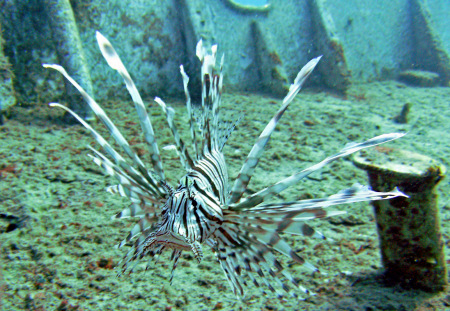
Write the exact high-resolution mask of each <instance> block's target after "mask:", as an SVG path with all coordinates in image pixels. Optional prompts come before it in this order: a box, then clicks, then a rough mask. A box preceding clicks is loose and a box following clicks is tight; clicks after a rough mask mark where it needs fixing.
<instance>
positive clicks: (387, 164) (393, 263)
mask: <svg viewBox="0 0 450 311" xmlns="http://www.w3.org/2000/svg"><path fill="white" fill-rule="evenodd" d="M353 163H354V164H355V165H356V166H357V167H359V168H361V169H364V170H365V171H367V173H368V176H369V183H370V185H371V187H372V189H373V190H376V191H390V190H392V189H393V188H394V187H398V188H399V190H400V191H402V192H403V193H405V194H406V195H408V196H409V198H405V197H398V198H394V199H391V200H381V201H374V202H373V206H374V210H375V217H376V222H377V230H378V235H379V239H380V248H381V257H382V261H383V266H384V268H385V277H386V280H387V281H388V282H389V283H391V284H400V285H402V286H404V287H408V288H417V289H423V290H426V291H432V292H435V291H440V290H443V289H444V288H445V286H446V285H447V270H446V263H445V256H444V243H443V241H442V237H441V233H440V221H439V211H438V206H437V194H436V185H437V183H438V182H439V181H440V180H442V179H443V177H444V175H445V167H444V166H443V165H442V164H440V163H438V162H436V161H434V160H433V159H431V158H429V157H427V156H423V155H420V154H417V153H413V152H409V151H404V150H395V149H390V148H385V147H378V148H372V149H371V150H368V151H361V152H359V153H357V154H356V155H355V156H354V157H353Z"/></svg>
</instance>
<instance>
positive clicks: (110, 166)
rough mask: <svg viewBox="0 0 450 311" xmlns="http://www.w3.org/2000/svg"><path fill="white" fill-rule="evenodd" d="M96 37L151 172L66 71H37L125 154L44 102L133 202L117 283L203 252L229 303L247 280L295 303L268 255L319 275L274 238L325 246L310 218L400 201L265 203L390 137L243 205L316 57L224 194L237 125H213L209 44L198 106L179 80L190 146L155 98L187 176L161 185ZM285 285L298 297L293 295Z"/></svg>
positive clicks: (112, 60) (360, 196)
mask: <svg viewBox="0 0 450 311" xmlns="http://www.w3.org/2000/svg"><path fill="white" fill-rule="evenodd" d="M96 36H97V42H98V45H99V47H100V50H101V52H102V54H103V56H104V58H105V59H106V61H107V62H108V64H109V66H110V67H111V68H113V69H115V70H117V71H118V73H119V74H120V75H121V76H122V78H123V79H124V81H125V85H126V87H127V89H128V91H129V93H130V95H131V98H132V100H133V102H134V105H135V108H136V112H137V115H138V117H139V121H140V125H141V128H142V132H143V136H144V138H145V141H146V142H147V144H148V151H149V158H150V163H151V169H148V168H147V166H146V165H145V164H144V162H143V161H142V160H141V158H140V157H139V156H138V154H137V153H135V152H134V151H133V150H132V149H131V147H130V145H129V144H128V142H127V140H126V139H125V137H124V136H123V135H122V134H121V133H120V131H119V130H118V129H117V127H116V126H115V125H114V123H113V122H112V121H111V120H110V119H109V118H108V117H107V115H106V114H105V112H104V111H103V109H102V108H101V107H100V105H98V104H97V102H95V100H94V99H93V98H92V97H91V96H90V95H89V94H87V93H86V92H85V90H84V89H83V88H82V87H81V86H80V85H79V84H78V83H77V82H76V81H75V80H73V79H72V78H71V77H70V76H69V74H68V73H67V72H66V71H65V70H64V68H63V67H61V66H59V65H44V67H46V68H52V69H55V70H57V71H59V72H60V73H61V74H62V75H63V76H64V77H65V78H67V79H68V80H69V82H70V83H71V84H73V85H74V86H75V87H76V88H77V89H78V90H79V92H80V93H81V95H82V96H83V97H84V99H85V100H86V102H87V104H88V105H89V107H90V108H91V109H92V111H93V112H94V113H95V114H96V116H97V117H98V118H99V119H100V120H101V121H102V122H103V123H104V124H105V125H106V127H107V129H108V131H109V132H110V134H111V136H112V137H113V138H114V140H115V141H116V143H117V145H119V146H120V147H121V149H122V151H123V154H124V156H123V155H122V154H121V153H119V152H118V151H116V150H115V149H114V148H113V147H112V145H111V144H110V143H109V142H108V141H107V140H106V139H105V138H103V137H102V136H101V135H100V134H99V133H98V132H97V131H96V130H95V129H93V128H92V127H91V126H90V125H89V124H88V123H87V122H86V121H85V120H83V119H82V118H81V117H80V116H78V115H77V114H76V113H74V112H73V111H72V110H70V109H69V108H67V107H64V106H62V105H60V104H56V103H51V104H50V106H57V107H60V108H62V109H64V110H65V111H67V112H69V113H70V114H72V115H73V116H74V117H75V118H76V119H77V120H78V121H79V122H80V123H81V124H82V125H83V126H84V127H85V128H86V129H88V130H89V132H90V133H91V134H92V135H93V137H94V138H95V140H96V141H97V142H98V143H99V144H100V146H101V147H102V148H103V150H104V152H105V154H103V153H101V152H100V151H97V150H95V149H93V148H91V147H89V148H90V149H91V150H92V152H93V155H90V156H91V157H92V159H93V160H94V162H95V163H96V164H98V165H99V166H100V167H102V168H103V169H104V170H105V171H106V172H107V173H108V174H109V175H111V176H113V177H114V178H115V179H116V180H117V181H118V184H117V185H115V186H111V187H109V188H108V191H109V192H111V193H113V194H118V195H120V196H126V197H128V198H129V199H130V200H131V202H132V204H131V206H129V207H126V208H125V209H123V211H122V212H120V213H118V214H117V215H115V216H114V217H113V218H126V217H137V218H138V221H137V224H136V225H135V226H134V228H133V229H132V230H131V231H130V233H129V235H128V236H127V237H126V238H125V239H124V240H123V241H122V242H121V243H119V245H118V247H122V246H123V245H125V244H130V245H131V249H130V250H129V251H128V252H127V254H126V255H125V256H124V258H123V261H122V263H121V264H120V265H119V269H120V272H119V275H120V274H121V273H123V272H125V271H126V270H129V271H130V272H131V271H132V270H133V267H134V266H135V265H136V264H137V263H138V262H139V259H141V258H143V257H145V256H150V257H151V256H156V255H159V254H160V253H161V252H162V251H163V250H164V249H166V248H168V249H171V250H172V256H171V260H172V261H173V267H172V277H171V280H172V278H173V272H174V270H175V268H176V267H177V262H178V259H179V257H180V256H181V253H182V252H183V251H193V252H194V255H195V257H196V258H197V260H198V261H200V260H201V258H202V245H207V246H208V247H210V248H211V249H212V250H213V252H214V253H215V254H216V256H217V260H218V261H219V263H220V265H221V267H222V269H223V271H224V274H225V277H226V278H227V280H228V282H229V284H230V287H231V289H232V291H233V292H234V294H235V295H236V296H238V297H242V296H243V295H244V292H245V291H244V288H245V286H247V284H248V283H247V280H251V281H252V282H251V283H253V284H254V285H255V286H256V287H258V288H260V289H261V290H262V292H263V293H264V294H265V291H264V290H263V289H262V288H263V287H265V288H267V289H269V290H270V291H271V292H273V293H275V294H276V295H277V296H279V297H281V296H283V295H286V294H290V295H292V296H294V297H297V291H298V289H300V290H301V291H303V292H308V291H307V290H306V289H305V288H304V287H302V286H301V285H299V284H298V283H297V281H296V280H295V279H294V278H293V277H292V276H291V274H290V273H288V272H287V271H286V269H285V268H284V267H283V266H282V265H281V263H280V262H279V261H278V259H277V257H276V256H275V255H274V253H277V252H278V253H281V254H283V255H286V256H288V258H290V259H292V260H293V261H294V262H296V263H297V264H299V265H304V266H306V267H308V268H310V269H311V270H313V271H317V269H316V268H315V267H314V266H313V265H311V264H309V263H308V262H307V261H306V260H304V259H303V258H302V257H300V256H299V255H298V254H297V253H296V252H295V251H294V250H293V249H292V248H291V246H290V245H289V244H288V243H287V242H286V241H285V240H284V239H283V238H282V237H281V236H280V233H285V234H291V235H303V236H309V237H316V238H321V239H324V238H325V237H324V236H323V235H322V234H321V233H320V232H317V231H315V230H314V229H313V228H312V227H310V226H309V225H308V224H307V223H306V222H307V221H308V220H311V219H314V218H324V217H330V216H334V215H339V214H342V213H345V212H342V211H330V210H328V208H329V207H331V206H334V205H338V204H347V203H352V202H361V201H371V200H384V199H391V198H394V197H398V196H405V195H404V194H403V193H401V192H400V191H398V190H397V189H394V190H393V191H391V192H376V191H372V190H371V189H369V188H368V187H365V186H361V185H358V184H355V185H353V186H351V187H350V188H348V189H345V190H341V191H339V192H337V193H336V194H334V195H332V196H330V197H327V198H320V199H310V200H300V201H291V202H281V203H267V202H266V201H268V200H269V199H270V198H271V197H273V196H275V195H277V194H279V193H280V192H281V191H283V190H285V189H286V188H288V187H291V186H293V185H294V184H296V183H298V182H299V181H300V180H301V179H303V178H305V177H306V176H308V175H309V174H311V173H313V172H315V171H317V170H319V169H321V168H322V167H324V166H325V165H327V164H329V163H330V162H333V161H335V160H338V159H340V158H342V157H345V156H348V155H350V154H352V153H354V152H356V151H359V150H361V149H364V148H368V147H373V146H376V145H379V144H382V143H386V142H389V141H392V140H395V139H397V138H400V137H402V136H403V135H404V134H402V133H391V134H384V135H380V136H377V137H374V138H371V139H369V140H366V141H364V142H360V143H352V144H349V145H347V146H345V147H344V148H343V149H342V150H340V151H339V152H338V153H336V154H334V155H331V156H329V157H327V158H325V159H324V160H322V161H321V162H319V163H317V164H315V165H313V166H311V167H307V168H305V169H303V170H301V171H298V172H295V173H294V174H292V175H291V176H289V177H287V178H284V179H282V180H280V181H278V182H276V183H274V184H272V185H269V186H267V187H266V188H263V189H261V190H259V191H257V192H256V193H253V194H251V195H249V196H247V197H244V193H245V191H246V189H247V185H248V184H249V182H250V180H251V178H252V176H253V174H254V171H255V168H256V166H257V165H258V162H259V160H260V158H261V156H262V154H263V151H264V149H265V147H266V145H267V143H268V141H269V140H270V137H271V135H272V133H273V131H274V129H275V127H276V125H277V123H278V121H279V120H280V118H281V117H282V116H283V114H284V112H285V111H286V109H287V108H288V106H289V105H290V104H291V102H292V100H293V99H294V97H295V96H296V95H297V94H298V92H299V91H300V90H301V88H302V86H303V84H304V82H305V81H306V79H307V78H308V76H309V75H310V74H311V72H312V71H313V70H314V68H315V67H316V65H317V63H318V62H319V60H320V57H317V58H314V59H312V60H311V61H309V62H308V63H307V64H306V65H305V66H304V67H303V68H302V69H301V70H300V72H299V73H298V75H297V77H296V79H295V81H294V83H293V84H292V85H291V86H290V88H289V92H288V94H287V95H286V97H285V98H284V100H283V102H282V104H281V106H280V108H279V110H278V111H277V112H276V113H275V115H274V116H273V117H272V119H271V120H270V121H269V122H268V124H267V126H266V127H265V128H264V130H263V132H262V133H261V135H260V136H259V138H258V139H257V140H256V142H255V144H254V145H253V147H252V149H251V151H250V153H249V154H248V156H247V159H246V160H245V162H244V163H243V165H242V167H241V170H240V172H239V175H238V177H237V178H236V180H235V181H234V183H233V186H232V187H230V185H229V180H228V172H227V167H226V164H225V157H224V155H223V152H222V150H223V147H224V145H225V144H226V142H227V139H228V137H229V136H230V135H231V133H232V132H233V130H234V128H235V125H236V122H237V120H236V121H235V122H234V123H227V122H224V121H222V120H221V119H220V109H219V107H220V103H221V95H222V83H223V74H222V66H223V57H222V60H221V62H220V65H219V66H218V67H217V66H216V52H217V46H216V45H214V46H212V47H211V50H210V51H208V49H206V48H205V47H204V46H203V44H202V41H200V42H199V43H198V44H197V49H196V54H197V56H198V57H199V59H200V61H201V63H202V67H201V78H202V103H201V106H200V107H198V106H194V105H192V104H191V99H190V95H189V91H188V81H189V78H188V76H187V75H186V73H185V72H184V69H183V66H180V72H181V75H182V79H183V85H184V91H185V94H186V108H187V113H188V117H189V130H190V134H191V147H192V148H189V147H188V146H187V145H186V144H185V142H184V141H183V140H182V139H181V137H180V135H179V133H178V131H177V128H176V126H175V123H174V119H173V118H174V110H173V109H172V108H171V107H169V106H167V105H166V104H165V103H164V101H163V100H161V99H160V98H155V101H156V102H157V103H158V104H159V106H160V107H161V109H162V111H163V113H164V114H165V116H166V119H167V123H168V126H169V128H170V130H171V131H172V134H173V138H174V141H175V146H176V150H177V153H178V155H179V158H180V161H181V165H182V166H183V167H184V168H185V170H186V175H185V176H184V177H183V178H182V179H181V181H182V182H180V184H179V185H178V188H173V187H172V186H170V185H169V184H168V182H167V181H166V178H165V174H164V168H163V163H162V161H161V157H160V153H159V149H158V144H157V142H156V139H155V134H154V131H153V127H152V123H151V121H150V117H149V115H148V113H147V109H146V107H145V105H144V102H143V100H142V98H141V96H140V95H139V92H138V90H137V88H136V86H135V84H134V82H133V80H132V79H131V77H130V75H129V73H128V71H127V69H126V68H125V66H124V65H123V63H122V61H121V60H120V57H119V56H118V54H117V53H116V51H115V50H114V48H113V47H112V45H111V43H110V42H109V41H108V40H107V39H106V38H105V37H104V36H103V35H101V34H100V33H99V32H97V33H96ZM188 149H190V151H189V150H188ZM126 158H128V159H126ZM174 189H177V190H174ZM157 202H166V204H165V205H164V206H160V205H159V204H157ZM162 223H164V225H162ZM132 263H134V265H132ZM260 282H262V283H260ZM288 284H290V285H291V286H289V285H288ZM292 287H294V288H295V290H292Z"/></svg>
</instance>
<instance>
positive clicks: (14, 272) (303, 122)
mask: <svg viewBox="0 0 450 311" xmlns="http://www.w3.org/2000/svg"><path fill="white" fill-rule="evenodd" d="M449 97H450V88H410V87H405V86H404V85H403V84H399V83H396V82H383V83H372V84H365V85H359V86H354V87H352V88H351V89H350V91H349V93H348V96H347V98H346V99H344V98H340V97H336V96H333V95H332V94H327V93H325V92H319V93H302V94H300V95H299V96H297V98H296V99H295V101H294V103H292V104H291V106H290V108H289V110H288V111H287V113H286V114H285V115H284V117H283V119H282V120H281V122H280V124H279V126H278V127H277V130H276V131H275V132H274V134H273V136H272V139H271V141H270V143H269V146H268V148H267V150H266V151H265V153H264V156H263V159H262V161H261V162H260V165H259V167H258V169H257V171H256V174H255V176H254V178H253V179H252V181H251V183H250V189H251V190H258V189H260V188H262V187H263V186H265V185H269V184H270V183H272V182H275V181H277V180H279V179H281V178H282V177H285V176H288V175H290V174H292V173H293V172H295V171H298V170H301V169H303V168H305V167H307V166H309V165H311V164H314V163H316V162H318V161H320V160H322V159H323V158H325V157H326V156H327V155H331V154H333V153H335V152H336V151H338V150H339V149H340V148H342V147H343V146H344V145H345V144H347V143H348V142H351V141H362V140H364V139H367V138H370V137H373V136H376V135H379V134H382V133H389V132H408V135H406V136H405V137H403V138H402V139H399V140H397V141H394V142H391V143H389V144H386V145H383V147H388V148H391V147H392V148H402V149H407V150H412V151H415V152H419V153H422V154H425V155H428V156H431V157H433V158H435V159H437V160H439V161H442V162H443V163H444V165H446V166H447V167H450V166H449V159H448V155H449V154H450V146H449V141H450V121H449V120H450V109H449V106H448V98H449ZM147 102H151V101H147ZM166 102H167V103H170V104H171V105H173V106H174V107H175V108H176V111H177V117H178V118H176V119H177V123H178V124H179V127H185V125H186V124H187V123H186V121H187V118H186V113H185V109H184V108H183V103H182V102H181V101H179V100H178V101H170V100H166ZM405 103H410V104H411V110H410V115H409V116H408V123H407V124H397V123H395V122H393V120H392V118H393V117H394V116H396V115H397V114H398V113H399V112H400V111H401V109H402V107H403V105H404V104H405ZM151 105H152V107H151V109H150V111H151V116H152V121H153V124H154V129H155V133H156V135H157V139H158V141H159V143H160V147H162V146H165V145H168V144H172V143H173V141H172V138H171V137H172V136H171V134H170V131H169V129H168V127H167V125H166V123H165V120H164V118H163V116H162V113H161V110H160V108H159V107H157V106H156V105H155V104H154V103H152V104H151ZM279 105H280V100H276V99H273V98H268V97H264V96H257V95H245V94H226V95H225V96H224V100H223V107H222V111H223V113H224V115H225V119H226V120H231V119H232V118H236V117H238V116H240V115H241V114H244V118H243V119H242V120H241V122H240V123H239V125H238V127H237V129H236V131H235V132H233V134H232V135H231V137H230V139H229V141H228V144H227V147H225V149H224V152H225V156H226V159H227V164H228V166H229V171H230V178H231V179H233V178H234V177H235V176H236V175H237V172H238V170H239V168H240V165H241V164H242V163H243V161H244V159H245V157H246V155H247V153H248V151H249V150H250V148H251V146H252V144H253V142H254V141H255V140H256V138H257V136H258V135H259V134H260V132H261V130H262V129H263V128H264V126H265V125H266V123H267V122H268V120H269V119H270V117H271V116H272V115H273V114H274V113H275V111H276V110H277V108H278V107H279ZM103 106H104V108H105V110H106V111H107V113H108V114H109V116H110V117H111V119H112V120H113V121H114V122H115V123H116V125H118V127H119V128H121V129H124V130H123V133H124V134H125V136H126V137H127V138H128V139H129V141H130V144H131V145H133V147H134V148H135V149H136V150H137V152H138V153H139V154H140V155H142V158H143V159H146V157H145V154H146V152H147V151H146V146H145V145H144V144H143V143H142V135H141V134H140V133H141V132H140V126H139V123H138V120H137V117H136V115H135V113H134V111H133V104H132V103H131V102H107V103H104V104H103ZM61 114H62V111H61V110H58V109H50V108H49V107H48V106H47V105H46V103H39V104H36V105H35V106H33V107H28V108H25V107H21V106H20V105H19V106H17V107H15V108H13V111H12V117H11V118H10V119H9V120H8V121H7V122H6V123H5V124H4V125H3V126H1V127H0V142H1V143H0V210H1V212H0V213H1V218H0V231H1V234H0V243H1V244H0V248H1V251H0V263H1V269H2V270H1V273H2V277H1V278H0V280H2V285H1V290H0V298H1V307H2V308H3V309H4V310H20V309H23V310H149V309H152V310H221V309H222V310H294V309H298V310H300V309H301V310H419V309H420V310H443V309H445V308H446V307H449V306H450V292H444V293H440V294H436V295H432V294H429V293H425V292H422V291H408V290H404V289H401V288H398V287H388V286H385V285H384V284H383V283H382V282H381V279H380V277H379V272H380V271H381V270H380V269H381V263H380V255H379V249H378V241H377V235H376V229H375V223H374V217H373V213H372V209H371V206H370V205H369V204H368V203H360V204H353V205H345V206H339V207H337V208H336V209H340V210H346V211H348V214H346V215H344V216H340V217H335V218H329V219H325V220H315V221H312V222H311V223H312V225H313V226H314V227H315V228H317V229H318V230H319V231H321V232H322V233H324V234H325V235H326V236H327V237H330V238H332V239H333V241H318V240H314V239H305V238H302V237H300V238H294V237H290V236H285V238H286V239H287V240H288V242H289V243H290V244H292V245H294V249H295V250H296V251H298V252H299V254H300V255H301V256H303V257H304V258H305V259H307V260H308V261H309V262H310V263H312V264H313V265H315V266H317V267H318V268H319V269H320V271H321V273H315V274H311V272H309V271H307V270H305V269H303V268H301V267H298V266H296V265H294V264H291V263H290V262H289V261H287V260H286V259H285V258H282V257H281V256H280V258H281V259H282V262H283V263H285V264H286V265H287V267H288V268H287V269H288V271H289V272H290V273H292V274H293V275H294V276H295V277H296V278H297V279H298V280H299V282H300V283H301V284H302V285H303V286H304V287H306V288H308V289H309V290H311V291H312V292H314V293H315V295H312V296H304V298H306V300H304V301H299V300H297V299H294V298H289V297H287V298H284V299H281V300H279V299H276V298H273V297H272V296H270V295H269V296H268V297H264V296H262V295H261V294H260V291H259V290H258V289H257V288H255V287H254V286H250V287H248V289H247V296H246V299H245V300H244V301H243V302H239V301H237V300H236V298H235V297H234V296H233V294H232V292H231V290H230V289H229V287H228V283H227V281H226V279H225V277H224V275H223V273H222V271H221V269H220V266H219V264H218V263H217V262H216V261H215V258H214V255H213V254H212V253H211V252H209V251H206V253H205V258H204V259H203V261H202V263H200V264H197V262H196V260H195V259H194V257H193V256H192V254H189V253H185V254H184V255H183V256H182V258H181V259H180V263H179V265H178V268H177V270H176V272H175V278H174V282H173V286H170V285H169V283H168V279H169V277H170V268H171V262H169V261H168V258H167V256H168V255H169V254H166V255H165V256H162V257H161V258H160V259H159V262H158V263H157V264H154V265H153V264H152V265H151V267H150V269H149V271H147V272H144V271H143V269H144V267H145V262H143V263H142V264H141V265H140V266H138V267H137V269H136V272H135V273H133V274H131V275H130V276H128V275H124V276H123V277H121V278H117V277H116V271H114V270H113V268H114V266H115V265H116V264H117V263H118V262H119V260H120V259H121V257H122V255H124V253H125V252H126V251H127V249H128V247H126V246H125V247H124V248H122V249H115V248H114V247H113V246H114V245H115V244H117V243H118V242H119V241H121V240H122V239H123V238H124V237H125V236H126V234H128V231H129V230H130V229H131V226H133V223H134V222H133V221H132V220H111V219H110V217H111V216H112V215H114V214H115V213H116V212H118V211H120V210H121V209H122V208H123V206H124V205H125V204H128V201H127V200H126V199H121V198H118V197H115V196H112V195H110V194H109V193H107V192H106V191H105V188H106V186H108V185H110V184H114V182H115V181H114V180H113V179H112V178H109V177H105V176H104V174H103V173H102V172H101V170H100V169H99V168H98V167H97V166H96V165H95V164H94V163H93V162H92V161H91V160H90V159H89V158H88V157H87V156H86V154H87V153H89V150H88V149H87V148H86V145H88V144H90V145H92V146H94V147H98V146H97V145H96V143H95V142H94V140H93V138H92V137H91V136H90V135H88V134H87V131H86V130H85V129H84V128H82V127H81V126H79V125H75V126H70V125H66V124H61V123H60V122H59V121H58V118H59V117H60V116H61ZM96 128H100V129H102V126H101V124H97V125H96ZM100 132H101V133H103V134H105V137H109V135H108V134H106V131H105V130H104V129H102V130H100ZM183 134H184V136H186V135H187V134H188V130H187V128H186V127H185V130H184V131H183ZM161 152H162V157H163V161H164V164H165V169H166V171H167V175H168V177H169V179H170V181H171V182H172V184H176V183H177V179H178V178H179V177H181V176H182V174H183V172H182V171H181V170H180V165H179V161H178V159H177V158H176V154H175V153H174V152H173V151H170V150H167V151H164V150H162V151H161ZM355 182H359V183H362V184H367V177H366V176H365V172H363V171H361V170H358V169H357V168H355V167H354V166H353V165H352V163H351V161H349V160H348V159H344V160H340V161H338V162H334V163H332V164H331V165H329V166H327V167H325V168H324V169H323V170H322V171H321V172H318V173H316V174H313V175H311V176H310V178H308V179H306V180H305V181H304V182H301V183H300V184H299V185H298V186H297V187H293V188H292V189H289V190H287V191H286V192H283V193H282V195H281V197H279V198H277V200H282V199H284V200H290V199H301V198H312V197H322V196H326V195H331V194H334V193H336V192H338V191H339V190H341V189H344V188H348V187H349V186H351V185H352V184H353V183H355ZM449 190H450V185H449V182H448V179H446V180H444V181H442V182H441V183H440V185H439V186H438V193H439V195H440V199H439V209H440V212H441V220H442V233H443V238H444V241H445V243H446V246H445V251H446V254H447V258H450V257H449V253H450V251H449V245H448V240H449V235H450V221H449V220H450V206H449V203H448V202H449V193H450V191H449ZM249 283H251V282H249Z"/></svg>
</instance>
